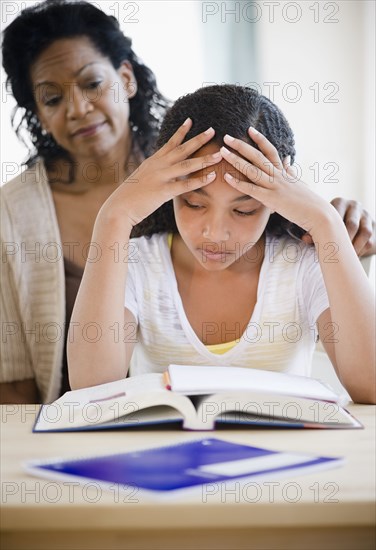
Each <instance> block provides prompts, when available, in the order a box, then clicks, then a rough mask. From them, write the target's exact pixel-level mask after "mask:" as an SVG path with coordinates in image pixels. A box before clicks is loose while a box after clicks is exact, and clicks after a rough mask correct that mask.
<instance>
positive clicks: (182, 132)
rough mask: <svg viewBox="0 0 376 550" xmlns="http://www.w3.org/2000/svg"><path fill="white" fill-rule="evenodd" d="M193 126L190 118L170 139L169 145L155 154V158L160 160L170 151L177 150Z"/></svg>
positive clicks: (166, 144) (165, 145)
mask: <svg viewBox="0 0 376 550" xmlns="http://www.w3.org/2000/svg"><path fill="white" fill-rule="evenodd" d="M191 126H192V120H191V119H190V118H187V119H186V120H185V121H184V122H183V124H182V125H181V126H180V127H179V128H178V129H177V130H176V132H175V133H174V134H173V135H172V136H171V137H170V139H169V140H168V142H167V143H165V144H164V145H163V147H161V148H160V149H159V150H158V151H157V152H156V153H154V155H153V157H154V158H155V159H158V158H160V157H162V156H164V155H165V154H166V153H168V152H169V151H172V150H173V149H175V147H178V146H179V145H180V144H181V143H182V142H183V140H184V138H185V136H186V135H187V134H188V132H189V130H190V129H191Z"/></svg>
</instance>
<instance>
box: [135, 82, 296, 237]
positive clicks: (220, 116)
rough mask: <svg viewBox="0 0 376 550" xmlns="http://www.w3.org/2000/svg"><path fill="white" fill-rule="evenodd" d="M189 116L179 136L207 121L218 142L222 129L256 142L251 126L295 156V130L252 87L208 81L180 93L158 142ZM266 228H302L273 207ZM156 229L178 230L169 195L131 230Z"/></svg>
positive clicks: (202, 128) (280, 149) (282, 155)
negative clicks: (276, 211) (189, 119)
mask: <svg viewBox="0 0 376 550" xmlns="http://www.w3.org/2000/svg"><path fill="white" fill-rule="evenodd" d="M188 117H190V118H191V119H192V121H193V124H192V127H191V129H190V131H189V132H188V134H187V136H186V138H185V140H184V141H187V140H189V139H191V138H192V137H194V136H197V135H198V134H200V133H201V132H203V131H205V130H206V129H207V128H209V127H210V126H212V127H213V128H214V130H215V136H214V137H213V139H212V140H211V142H209V143H212V142H213V143H216V144H218V145H219V146H222V145H223V137H224V135H225V134H230V135H232V136H234V137H236V138H239V139H242V140H243V141H245V142H247V143H250V144H251V145H253V146H254V147H256V148H257V145H256V144H255V143H254V142H253V141H252V140H251V139H250V137H249V134H248V128H249V127H250V126H253V127H254V128H256V129H257V130H258V131H259V132H261V133H262V134H263V135H264V136H265V137H266V138H267V139H268V140H269V141H270V142H271V143H272V144H273V145H274V147H275V148H276V149H277V151H278V154H279V157H280V158H281V160H283V159H285V158H286V157H288V156H289V157H290V159H291V164H292V163H293V162H294V159H295V146H294V135H293V132H292V130H291V128H290V126H289V124H288V122H287V120H286V118H285V117H284V115H283V114H282V112H281V111H280V110H279V109H278V107H277V106H276V105H274V103H272V102H271V101H270V100H269V99H268V98H267V97H265V96H263V95H260V94H259V93H258V92H257V91H255V90H254V89H252V88H248V87H243V86H236V85H230V84H225V85H217V86H207V87H203V88H199V89H198V90H197V91H196V92H193V93H191V94H188V95H185V96H183V97H181V98H179V99H178V100H177V101H176V102H175V103H174V105H173V106H172V107H171V108H170V109H169V110H168V112H167V114H166V117H165V119H164V121H163V123H162V127H161V130H160V133H159V137H158V140H157V147H158V148H160V147H162V146H163V145H164V144H165V143H166V142H167V141H168V140H169V139H170V137H171V136H172V135H173V134H174V133H175V132H176V130H177V129H178V128H179V126H180V125H181V124H183V122H184V121H185V120H186V118H188ZM266 229H267V231H269V232H270V233H272V234H274V235H277V236H282V235H284V234H289V235H290V236H293V237H297V238H300V237H301V236H302V235H303V234H304V233H305V232H304V230H302V229H301V228H300V227H298V226H296V225H295V224H292V223H291V222H290V221H288V220H286V219H285V218H283V217H282V216H280V215H279V214H276V213H274V214H272V215H271V216H270V219H269V221H268V224H267V227H266ZM160 232H169V233H177V232H178V229H177V227H176V222H175V216H174V209H173V203H172V200H171V201H169V202H167V203H165V204H163V205H162V206H161V207H160V208H159V209H158V210H156V211H155V212H154V213H153V214H151V215H150V216H148V217H147V218H146V219H145V220H143V221H142V222H141V223H139V224H138V225H137V226H136V227H135V228H134V230H133V233H132V236H134V237H139V236H141V235H144V236H151V235H153V234H154V233H160Z"/></svg>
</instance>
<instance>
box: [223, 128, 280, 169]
mask: <svg viewBox="0 0 376 550" xmlns="http://www.w3.org/2000/svg"><path fill="white" fill-rule="evenodd" d="M223 141H224V142H225V143H226V144H227V145H228V146H229V147H231V149H234V150H235V151H237V152H238V153H240V154H241V155H242V156H243V157H245V159H247V160H249V161H251V162H252V164H253V165H254V166H257V167H258V168H260V169H261V170H263V171H264V172H266V173H267V174H268V176H270V177H273V176H274V175H275V174H274V172H275V166H274V164H273V163H272V162H271V161H270V160H269V159H268V158H266V157H265V156H264V155H263V153H261V152H260V151H258V150H257V149H255V148H254V147H252V145H249V143H245V142H244V141H242V140H241V139H236V138H233V137H232V136H229V135H228V134H227V135H225V136H224V138H223ZM235 157H237V159H238V160H239V157H238V156H237V155H235ZM280 168H281V169H282V163H281V167H280Z"/></svg>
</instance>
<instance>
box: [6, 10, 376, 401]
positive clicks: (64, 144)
mask: <svg viewBox="0 0 376 550" xmlns="http://www.w3.org/2000/svg"><path fill="white" fill-rule="evenodd" d="M3 65H4V68H5V71H6V73H7V75H8V83H9V84H10V86H11V89H12V92H13V95H14V97H15V99H16V101H17V104H18V106H19V107H20V108H21V109H23V110H24V114H23V118H22V123H21V124H20V125H18V127H17V132H18V135H19V137H21V138H22V137H23V133H24V131H25V129H26V130H27V133H28V134H29V136H30V138H31V142H32V144H33V146H34V147H35V150H36V151H33V153H32V154H31V156H30V159H29V161H28V163H27V164H28V167H29V168H28V170H27V171H26V172H25V173H24V174H23V175H21V176H20V177H18V178H16V179H15V180H13V181H12V182H9V183H8V184H7V185H5V186H4V187H3V188H2V201H1V204H2V241H3V242H4V245H3V252H4V255H3V261H2V262H1V269H2V306H1V307H2V320H3V324H2V329H3V330H2V332H3V334H2V339H1V346H2V353H1V355H2V359H1V370H0V381H1V384H0V389H1V397H0V401H1V402H3V403H4V402H8V403H10V402H12V403H17V402H18V403H26V402H37V401H43V402H47V401H51V400H54V399H56V398H57V397H58V395H59V394H61V393H63V392H64V391H66V390H67V389H69V385H68V378H67V362H66V351H65V340H66V335H67V328H66V327H67V326H68V325H69V321H70V316H71V312H72V309H73V304H74V301H75V297H76V293H77V290H78V287H79V284H80V281H81V277H82V273H83V268H84V265H85V262H86V260H87V259H88V260H89V262H90V261H91V262H94V261H96V259H97V258H99V257H100V255H101V254H102V252H103V251H102V250H101V249H100V247H99V246H95V243H93V245H92V246H91V247H89V243H90V241H91V235H92V229H93V224H94V220H95V218H96V216H97V213H98V211H99V209H100V208H101V206H102V204H103V203H104V202H105V200H106V199H107V198H108V197H109V195H110V194H111V193H112V192H113V191H114V189H115V188H116V187H117V186H118V185H119V184H120V183H121V182H122V181H124V179H125V178H126V177H127V176H128V175H129V174H130V173H131V172H133V170H134V169H135V167H137V166H138V164H139V163H140V162H141V161H142V159H143V158H144V157H146V156H149V155H150V154H151V152H152V151H153V147H154V142H155V139H156V135H157V132H158V129H159V125H160V121H161V119H162V118H163V115H164V112H165V109H166V106H167V101H166V99H165V98H164V97H163V96H162V95H161V94H160V92H159V91H158V89H157V87H156V82H155V77H154V75H153V73H152V72H151V71H150V70H149V69H148V68H147V67H145V66H144V65H142V63H140V61H139V60H138V58H137V56H136V55H135V54H134V52H133V51H132V49H131V42H130V40H129V39H128V38H126V37H125V36H124V35H123V33H122V32H121V31H120V30H119V25H118V22H117V21H116V20H115V19H114V18H113V17H109V16H107V15H105V14H104V13H103V12H102V11H100V10H99V9H97V8H95V7H94V6H93V5H91V4H89V3H86V2H81V1H80V2H75V3H69V2H66V1H65V0H52V1H47V2H43V3H41V4H37V5H36V6H34V7H32V8H29V9H26V10H24V11H23V12H22V13H21V14H20V16H19V17H18V18H17V19H16V20H15V21H14V22H13V23H12V24H11V25H10V26H9V27H8V28H7V29H6V30H5V32H4V40H3ZM336 207H337V208H338V210H339V211H340V213H341V215H342V216H343V217H344V218H345V221H346V224H349V226H351V227H352V228H351V231H352V234H351V237H352V239H353V243H354V246H355V247H356V250H357V252H358V253H360V252H362V253H363V252H364V250H365V249H367V248H368V250H370V247H371V248H372V246H373V242H374V240H372V239H374V238H373V237H372V238H370V236H369V231H370V229H369V227H370V219H369V216H368V214H367V213H364V212H363V213H362V214H360V212H361V210H360V209H359V205H357V204H355V203H353V202H350V203H347V202H346V201H343V200H341V199H337V203H336ZM111 247H112V249H111V250H112V253H113V257H114V261H117V260H118V258H119V255H120V252H121V251H119V245H118V243H116V242H114V243H112V244H111ZM98 292H100V288H98ZM83 330H84V331H85V332H84V336H85V338H86V339H87V340H88V341H95V340H96V338H98V337H100V327H98V326H97V324H96V321H95V319H93V320H92V321H91V323H89V325H88V326H87V327H83ZM72 337H73V338H74V331H73V336H72ZM114 337H115V332H114Z"/></svg>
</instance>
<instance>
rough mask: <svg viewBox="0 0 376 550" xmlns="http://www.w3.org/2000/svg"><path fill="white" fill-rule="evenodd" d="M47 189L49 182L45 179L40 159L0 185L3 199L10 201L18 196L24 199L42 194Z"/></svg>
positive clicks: (44, 171) (15, 199)
mask: <svg viewBox="0 0 376 550" xmlns="http://www.w3.org/2000/svg"><path fill="white" fill-rule="evenodd" d="M47 189H49V183H48V179H47V174H46V170H45V167H44V163H43V161H42V160H38V161H36V162H35V164H33V166H30V167H28V168H26V169H25V170H23V171H22V172H21V173H20V174H18V175H17V176H16V177H14V178H13V179H11V180H10V181H8V182H7V183H5V184H4V185H2V187H1V193H2V196H3V199H5V200H10V201H17V200H18V199H19V198H21V199H22V200H25V195H27V198H28V199H29V197H31V196H33V195H35V196H37V195H40V194H41V193H42V194H44V193H45V192H46V190H47Z"/></svg>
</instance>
